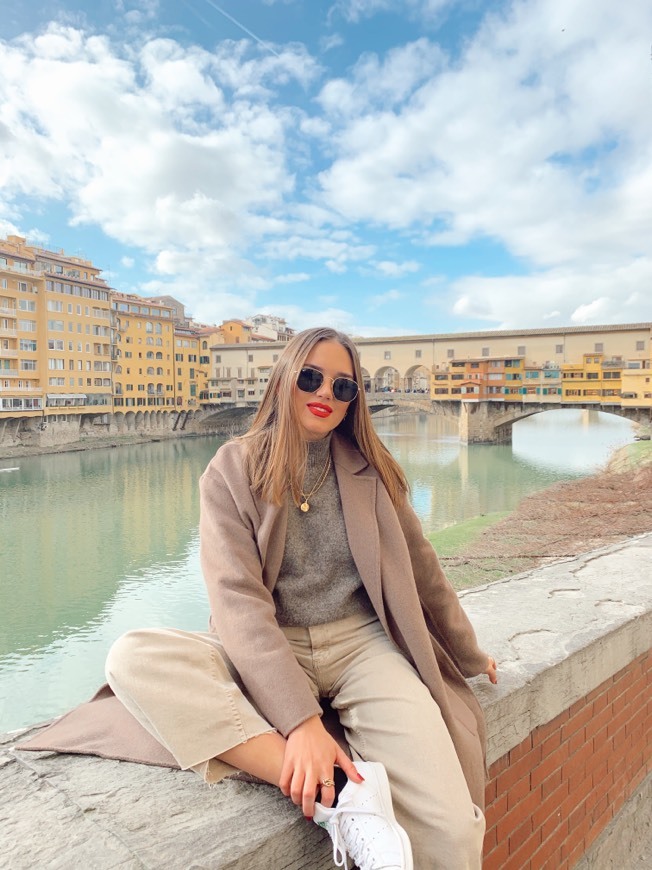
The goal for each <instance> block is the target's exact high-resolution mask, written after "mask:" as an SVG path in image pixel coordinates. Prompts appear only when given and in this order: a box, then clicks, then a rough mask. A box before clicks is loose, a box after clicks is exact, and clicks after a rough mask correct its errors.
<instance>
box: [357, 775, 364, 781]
mask: <svg viewBox="0 0 652 870" xmlns="http://www.w3.org/2000/svg"><path fill="white" fill-rule="evenodd" d="M358 776H359V777H360V782H364V781H365V778H364V776H362V774H361V773H359V774H358Z"/></svg>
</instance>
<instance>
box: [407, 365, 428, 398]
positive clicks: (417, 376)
mask: <svg viewBox="0 0 652 870" xmlns="http://www.w3.org/2000/svg"><path fill="white" fill-rule="evenodd" d="M402 380H403V386H402V389H403V392H405V393H419V394H421V395H430V370H429V369H428V367H427V366H425V365H423V363H417V364H416V365H413V366H410V368H409V369H408V370H407V371H406V372H405V375H404V376H403V379H402Z"/></svg>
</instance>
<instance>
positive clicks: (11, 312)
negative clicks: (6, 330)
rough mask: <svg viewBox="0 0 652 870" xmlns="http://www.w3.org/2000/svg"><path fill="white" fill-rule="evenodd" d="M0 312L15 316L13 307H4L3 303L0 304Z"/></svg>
mask: <svg viewBox="0 0 652 870" xmlns="http://www.w3.org/2000/svg"><path fill="white" fill-rule="evenodd" d="M0 314H4V315H5V316H7V317H17V316H18V315H17V314H16V309H15V308H6V307H5V306H4V305H0Z"/></svg>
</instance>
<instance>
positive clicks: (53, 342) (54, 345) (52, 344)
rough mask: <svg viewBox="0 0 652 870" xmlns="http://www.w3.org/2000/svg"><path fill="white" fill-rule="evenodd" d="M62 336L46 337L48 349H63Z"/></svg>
mask: <svg viewBox="0 0 652 870" xmlns="http://www.w3.org/2000/svg"><path fill="white" fill-rule="evenodd" d="M64 349H65V348H64V341H63V339H62V338H48V350H64Z"/></svg>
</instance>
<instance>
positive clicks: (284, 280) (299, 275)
mask: <svg viewBox="0 0 652 870" xmlns="http://www.w3.org/2000/svg"><path fill="white" fill-rule="evenodd" d="M304 281H310V275H309V274H308V273H307V272H288V273H287V274H285V275H277V276H276V277H275V278H274V281H273V283H274V284H302V283H303V282H304Z"/></svg>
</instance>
